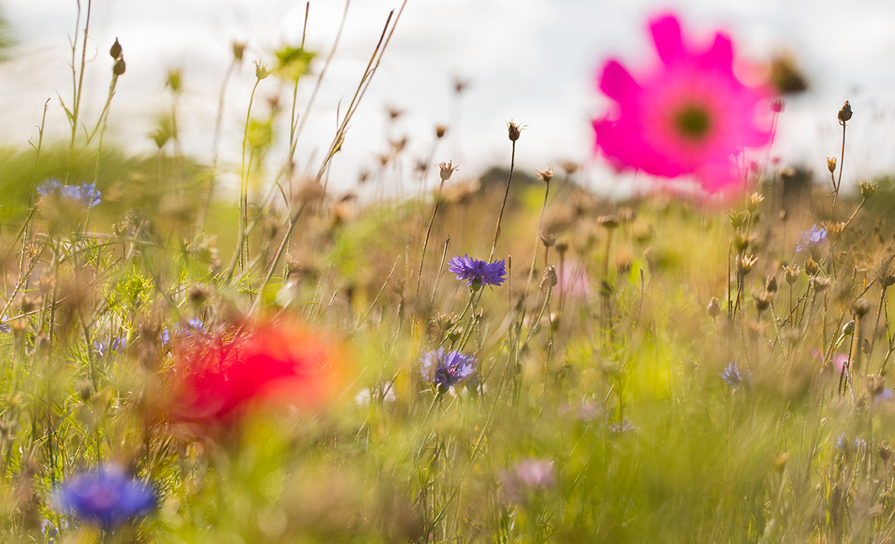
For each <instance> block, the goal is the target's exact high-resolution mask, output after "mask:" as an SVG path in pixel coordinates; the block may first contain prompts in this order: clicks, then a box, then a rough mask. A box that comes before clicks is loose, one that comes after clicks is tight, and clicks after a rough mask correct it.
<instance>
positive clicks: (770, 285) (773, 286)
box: [765, 276, 777, 293]
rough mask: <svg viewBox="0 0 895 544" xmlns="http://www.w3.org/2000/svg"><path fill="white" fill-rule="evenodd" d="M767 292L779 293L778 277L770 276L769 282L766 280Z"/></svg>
mask: <svg viewBox="0 0 895 544" xmlns="http://www.w3.org/2000/svg"><path fill="white" fill-rule="evenodd" d="M765 291H767V292H768V293H776V292H777V276H768V278H767V280H765Z"/></svg>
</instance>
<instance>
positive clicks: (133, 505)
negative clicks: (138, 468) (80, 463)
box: [55, 465, 156, 529]
mask: <svg viewBox="0 0 895 544" xmlns="http://www.w3.org/2000/svg"><path fill="white" fill-rule="evenodd" d="M55 503H56V505H57V506H58V507H59V508H60V509H62V510H64V511H66V512H69V513H70V514H72V515H73V516H75V517H76V518H79V519H81V520H84V521H88V522H93V523H96V524H98V525H100V526H102V527H103V528H104V529H111V528H114V527H116V526H118V525H121V524H123V523H124V522H126V521H128V520H130V519H134V518H138V517H142V516H145V515H146V514H148V513H149V512H150V511H151V510H152V509H153V508H155V504H156V498H155V493H154V491H153V490H152V487H150V486H149V485H147V484H145V483H143V482H138V481H136V480H134V479H132V478H131V477H129V476H127V475H126V474H125V473H124V470H122V468H121V467H119V466H117V465H106V466H103V467H100V468H99V469H97V470H94V471H91V472H82V473H80V474H77V475H75V476H74V477H72V478H70V479H69V480H68V481H67V482H65V483H64V484H62V485H61V486H60V487H59V488H58V489H57V490H56V494H55Z"/></svg>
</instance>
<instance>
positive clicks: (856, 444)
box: [834, 433, 867, 452]
mask: <svg viewBox="0 0 895 544" xmlns="http://www.w3.org/2000/svg"><path fill="white" fill-rule="evenodd" d="M849 445H851V446H852V447H853V448H854V451H856V452H857V451H860V450H862V449H865V448H867V441H866V440H864V439H863V438H855V439H854V441H852V442H851V444H849V439H848V435H847V434H845V433H842V434H840V435H839V436H838V437H837V438H836V443H835V444H834V446H835V447H836V449H837V450H845V449H846V448H848V447H849Z"/></svg>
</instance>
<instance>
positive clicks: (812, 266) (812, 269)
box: [805, 258, 820, 276]
mask: <svg viewBox="0 0 895 544" xmlns="http://www.w3.org/2000/svg"><path fill="white" fill-rule="evenodd" d="M819 269H820V268H819V267H818V265H817V261H815V260H814V259H812V258H809V259H808V262H807V263H805V273H806V274H808V275H809V276H816V275H817V271H818V270H819Z"/></svg>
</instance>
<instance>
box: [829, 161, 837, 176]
mask: <svg viewBox="0 0 895 544" xmlns="http://www.w3.org/2000/svg"><path fill="white" fill-rule="evenodd" d="M827 170H829V171H830V173H831V174H832V173H833V172H835V171H836V157H827Z"/></svg>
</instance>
